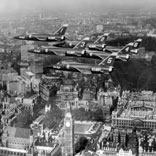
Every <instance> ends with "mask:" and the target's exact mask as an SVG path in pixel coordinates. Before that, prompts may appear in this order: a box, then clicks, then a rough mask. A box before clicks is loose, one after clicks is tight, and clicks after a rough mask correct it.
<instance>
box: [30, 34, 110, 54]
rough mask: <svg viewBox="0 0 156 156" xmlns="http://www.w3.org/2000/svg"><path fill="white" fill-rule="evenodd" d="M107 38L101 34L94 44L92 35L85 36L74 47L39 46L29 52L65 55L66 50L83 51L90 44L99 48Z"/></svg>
mask: <svg viewBox="0 0 156 156" xmlns="http://www.w3.org/2000/svg"><path fill="white" fill-rule="evenodd" d="M106 39H107V35H106V34H103V35H102V36H100V37H99V38H98V39H97V40H95V42H94V43H93V44H90V37H85V38H83V39H82V40H81V41H80V42H78V43H77V44H76V45H75V46H74V47H73V48H69V47H68V48H58V47H55V46H54V47H38V48H35V49H30V50H28V52H30V53H36V54H46V55H57V56H65V53H66V51H71V52H72V51H73V50H74V51H76V52H81V51H82V50H83V49H85V48H86V47H87V49H89V48H90V46H93V45H95V46H96V47H94V49H97V50H98V49H99V46H100V45H101V47H102V46H103V42H105V40H106Z"/></svg>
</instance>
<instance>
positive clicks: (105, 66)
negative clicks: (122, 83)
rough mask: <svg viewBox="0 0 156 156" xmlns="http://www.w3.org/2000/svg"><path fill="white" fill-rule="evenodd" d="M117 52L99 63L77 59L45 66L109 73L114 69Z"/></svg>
mask: <svg viewBox="0 0 156 156" xmlns="http://www.w3.org/2000/svg"><path fill="white" fill-rule="evenodd" d="M117 55H118V54H117V53H112V54H110V55H109V56H108V57H106V58H105V59H103V60H102V61H101V62H100V63H99V64H98V65H93V64H86V63H79V62H75V61H61V62H58V63H57V64H55V65H50V66H47V67H45V69H54V70H63V71H71V72H80V73H83V74H109V73H110V72H112V70H113V64H114V61H115V59H116V57H117Z"/></svg>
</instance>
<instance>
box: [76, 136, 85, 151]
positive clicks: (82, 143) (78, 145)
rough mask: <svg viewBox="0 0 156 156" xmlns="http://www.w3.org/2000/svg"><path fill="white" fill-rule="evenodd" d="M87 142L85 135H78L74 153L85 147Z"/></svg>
mask: <svg viewBox="0 0 156 156" xmlns="http://www.w3.org/2000/svg"><path fill="white" fill-rule="evenodd" d="M87 143H88V139H87V138H86V137H80V138H79V140H78V141H77V143H76V144H75V153H79V152H81V151H82V150H84V149H85V147H86V145H87Z"/></svg>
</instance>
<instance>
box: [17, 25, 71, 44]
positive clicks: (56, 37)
mask: <svg viewBox="0 0 156 156" xmlns="http://www.w3.org/2000/svg"><path fill="white" fill-rule="evenodd" d="M67 27H68V24H64V25H63V26H62V27H60V28H59V29H58V30H57V31H56V32H55V33H54V34H39V33H32V34H31V33H30V34H23V35H19V36H15V37H14V39H18V40H29V41H42V42H62V41H65V32H66V30H67Z"/></svg>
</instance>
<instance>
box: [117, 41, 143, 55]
mask: <svg viewBox="0 0 156 156" xmlns="http://www.w3.org/2000/svg"><path fill="white" fill-rule="evenodd" d="M141 42H142V39H137V40H136V41H134V42H131V43H129V44H127V45H126V46H125V47H123V48H122V49H121V50H120V51H119V53H121V54H130V53H137V52H133V51H134V50H136V51H137V49H138V48H139V47H140V45H141Z"/></svg>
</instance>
